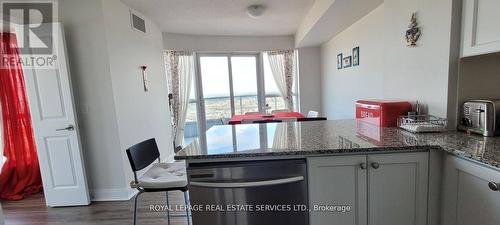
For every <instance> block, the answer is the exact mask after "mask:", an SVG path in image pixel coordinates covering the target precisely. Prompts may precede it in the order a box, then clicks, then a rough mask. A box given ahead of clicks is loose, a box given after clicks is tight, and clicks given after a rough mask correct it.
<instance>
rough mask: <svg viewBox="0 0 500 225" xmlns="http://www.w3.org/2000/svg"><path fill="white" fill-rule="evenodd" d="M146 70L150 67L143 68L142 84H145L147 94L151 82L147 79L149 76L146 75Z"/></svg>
mask: <svg viewBox="0 0 500 225" xmlns="http://www.w3.org/2000/svg"><path fill="white" fill-rule="evenodd" d="M146 68H148V67H147V66H141V75H142V84H143V87H144V91H145V92H147V91H148V88H149V81H148V77H147V74H146Z"/></svg>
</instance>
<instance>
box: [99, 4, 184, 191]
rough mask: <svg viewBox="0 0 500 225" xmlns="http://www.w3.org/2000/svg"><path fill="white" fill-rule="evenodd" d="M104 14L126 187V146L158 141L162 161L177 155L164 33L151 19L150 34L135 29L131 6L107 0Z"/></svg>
mask: <svg viewBox="0 0 500 225" xmlns="http://www.w3.org/2000/svg"><path fill="white" fill-rule="evenodd" d="M103 11H104V25H105V29H106V40H107V43H108V45H107V46H108V54H109V63H110V68H111V81H112V86H113V96H114V102H115V108H116V116H117V121H118V132H119V137H120V149H121V152H120V153H121V154H120V156H121V157H122V162H123V167H124V169H125V173H126V174H128V177H126V183H125V185H126V186H128V184H129V181H130V180H132V179H133V175H132V173H131V169H130V164H129V162H128V159H127V157H126V155H125V149H127V148H128V147H130V146H132V145H134V144H136V143H138V142H141V141H144V140H146V139H149V138H155V139H156V141H157V143H158V147H159V149H160V155H161V157H162V159H163V160H165V159H166V160H168V161H170V160H173V156H174V153H173V152H174V151H173V143H172V138H171V137H172V128H171V124H170V111H169V106H168V93H167V92H168V90H167V80H166V73H165V64H164V61H163V42H162V33H161V31H160V30H159V28H158V27H157V26H156V24H154V23H153V22H151V21H150V20H146V33H142V32H138V31H135V30H132V29H131V27H130V13H129V11H130V8H129V7H127V6H126V5H124V4H123V3H122V2H121V1H119V0H104V1H103ZM143 18H145V17H143ZM124 46H126V47H124ZM142 65H146V66H147V70H146V71H147V76H148V79H149V82H150V87H149V91H148V92H144V89H143V82H142V76H141V69H140V66H142ZM117 159H118V157H117Z"/></svg>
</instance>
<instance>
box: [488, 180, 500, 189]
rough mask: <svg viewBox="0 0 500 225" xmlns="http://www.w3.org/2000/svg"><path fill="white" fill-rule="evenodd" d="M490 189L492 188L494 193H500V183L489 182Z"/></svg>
mask: <svg viewBox="0 0 500 225" xmlns="http://www.w3.org/2000/svg"><path fill="white" fill-rule="evenodd" d="M488 187H490V189H491V190H492V191H500V183H495V182H489V183H488Z"/></svg>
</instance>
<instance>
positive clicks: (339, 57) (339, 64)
mask: <svg viewBox="0 0 500 225" xmlns="http://www.w3.org/2000/svg"><path fill="white" fill-rule="evenodd" d="M342 60H344V58H342V53H340V54H338V55H337V69H338V70H340V69H342V65H343V64H342Z"/></svg>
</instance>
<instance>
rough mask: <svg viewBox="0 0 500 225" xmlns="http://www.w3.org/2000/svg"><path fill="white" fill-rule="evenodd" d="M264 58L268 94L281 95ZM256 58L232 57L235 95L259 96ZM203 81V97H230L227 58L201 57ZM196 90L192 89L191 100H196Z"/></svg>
mask: <svg viewBox="0 0 500 225" xmlns="http://www.w3.org/2000/svg"><path fill="white" fill-rule="evenodd" d="M266 59H267V57H264V82H265V90H266V94H279V91H278V88H277V87H276V84H275V81H274V78H273V77H272V72H271V67H270V66H269V61H268V60H266ZM256 60H257V58H256V57H253V56H233V57H231V62H232V63H231V66H232V75H233V89H234V95H235V96H238V95H257V75H256V71H257V66H256ZM200 69H201V79H202V86H203V96H204V97H205V98H209V97H220V96H229V72H228V71H229V69H228V59H227V58H226V57H225V56H211V57H200ZM194 96H195V90H194V88H191V98H192V99H194Z"/></svg>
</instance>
